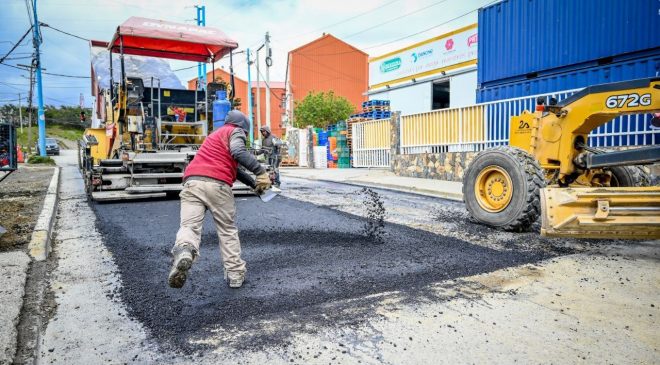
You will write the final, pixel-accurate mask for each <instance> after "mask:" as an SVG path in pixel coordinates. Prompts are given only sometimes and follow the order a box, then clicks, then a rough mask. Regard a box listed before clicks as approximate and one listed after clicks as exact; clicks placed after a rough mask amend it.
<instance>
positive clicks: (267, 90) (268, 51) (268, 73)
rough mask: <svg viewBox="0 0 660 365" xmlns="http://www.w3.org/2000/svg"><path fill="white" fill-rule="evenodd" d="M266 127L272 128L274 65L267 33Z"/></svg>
mask: <svg viewBox="0 0 660 365" xmlns="http://www.w3.org/2000/svg"><path fill="white" fill-rule="evenodd" d="M264 44H265V46H266V125H267V126H268V128H270V66H272V65H273V59H272V56H273V51H272V50H271V49H270V35H268V32H266V42H265V43H264Z"/></svg>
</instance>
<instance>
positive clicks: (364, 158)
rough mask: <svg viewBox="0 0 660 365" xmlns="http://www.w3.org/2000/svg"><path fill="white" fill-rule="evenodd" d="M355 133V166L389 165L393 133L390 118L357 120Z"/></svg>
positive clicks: (354, 127)
mask: <svg viewBox="0 0 660 365" xmlns="http://www.w3.org/2000/svg"><path fill="white" fill-rule="evenodd" d="M351 128H352V131H351V132H352V133H353V142H352V148H353V151H352V152H353V167H389V166H390V148H391V145H392V142H391V141H392V134H391V127H390V120H389V119H379V120H370V121H365V122H356V123H353V125H352V126H351Z"/></svg>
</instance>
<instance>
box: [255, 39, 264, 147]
mask: <svg viewBox="0 0 660 365" xmlns="http://www.w3.org/2000/svg"><path fill="white" fill-rule="evenodd" d="M262 48H263V45H261V47H259V48H257V95H256V96H257V127H258V128H257V129H260V128H261V102H260V100H261V88H260V87H259V86H260V85H259V83H260V81H259V79H260V77H259V74H260V71H259V50H260V49H262ZM259 140H260V141H261V133H259Z"/></svg>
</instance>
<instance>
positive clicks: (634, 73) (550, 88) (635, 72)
mask: <svg viewBox="0 0 660 365" xmlns="http://www.w3.org/2000/svg"><path fill="white" fill-rule="evenodd" d="M658 75H660V52H658V54H657V55H655V56H650V57H645V58H641V59H636V60H630V61H626V62H618V63H614V64H609V65H605V66H599V67H589V68H584V69H579V70H574V71H571V72H567V73H561V74H555V75H551V76H546V77H537V78H534V79H530V80H525V81H519V82H512V83H506V84H502V85H497V86H492V87H483V88H480V89H477V102H478V103H485V102H488V101H495V100H503V99H511V98H518V97H523V96H531V95H538V94H546V93H553V92H558V91H564V90H572V89H579V88H583V87H587V86H591V85H598V84H606V83H609V82H617V81H626V80H633V79H641V78H645V77H653V76H658Z"/></svg>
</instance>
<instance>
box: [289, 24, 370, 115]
mask: <svg viewBox="0 0 660 365" xmlns="http://www.w3.org/2000/svg"><path fill="white" fill-rule="evenodd" d="M368 60H369V56H368V55H367V54H366V53H364V52H362V51H360V50H359V49H357V48H355V47H353V46H351V45H349V44H347V43H345V42H343V41H341V40H339V39H337V38H335V37H333V36H332V35H329V34H326V35H324V36H323V37H321V38H319V39H317V40H315V41H313V42H311V43H308V44H306V45H304V46H302V47H299V48H297V49H295V50H293V51H291V52H289V69H290V70H289V75H290V85H291V93H292V94H293V100H294V102H298V101H300V100H302V99H303V98H305V96H307V94H309V93H310V92H320V91H324V92H327V91H330V90H332V91H334V93H335V94H336V95H341V96H343V97H345V98H346V99H348V100H349V101H350V102H351V104H353V106H354V107H355V110H361V108H362V102H363V101H365V100H367V98H366V96H365V95H364V93H365V92H366V91H367V88H368V82H369V71H368V67H369V63H368ZM294 118H295V114H294Z"/></svg>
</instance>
